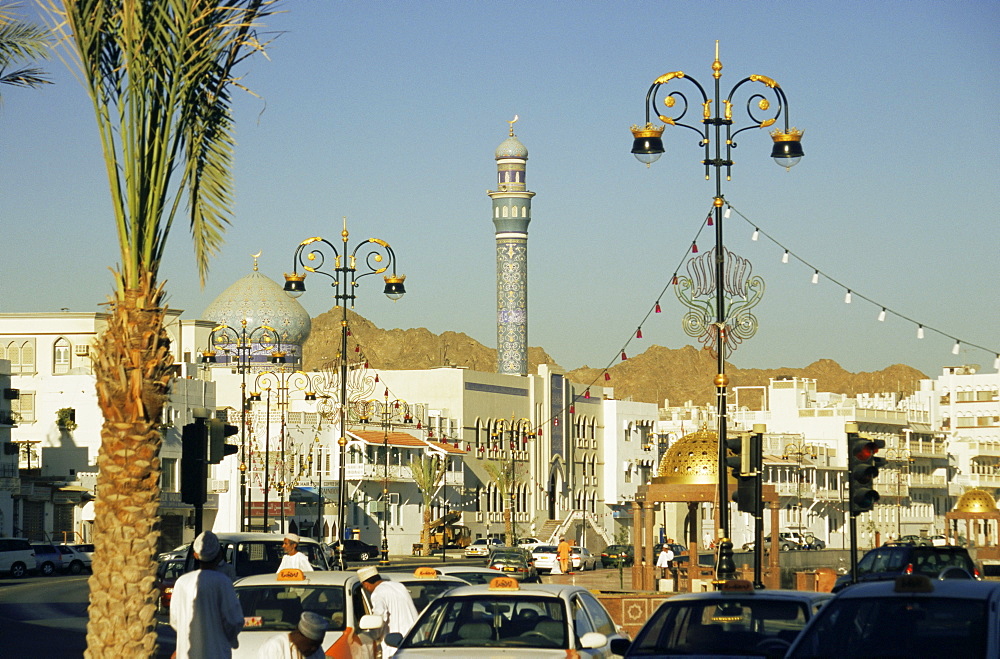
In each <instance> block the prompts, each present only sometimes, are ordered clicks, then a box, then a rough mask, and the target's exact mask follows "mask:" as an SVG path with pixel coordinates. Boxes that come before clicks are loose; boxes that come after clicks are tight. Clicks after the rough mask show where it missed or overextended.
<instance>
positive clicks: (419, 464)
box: [410, 455, 447, 556]
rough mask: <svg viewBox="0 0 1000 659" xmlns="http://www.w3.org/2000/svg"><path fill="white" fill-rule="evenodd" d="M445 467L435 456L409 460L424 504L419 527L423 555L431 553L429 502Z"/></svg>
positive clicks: (442, 477)
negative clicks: (421, 523) (421, 522)
mask: <svg viewBox="0 0 1000 659" xmlns="http://www.w3.org/2000/svg"><path fill="white" fill-rule="evenodd" d="M446 469H447V463H446V462H445V461H444V460H442V459H440V458H438V457H435V456H430V455H422V456H420V457H418V458H414V459H413V460H411V461H410V474H411V475H412V476H413V482H414V483H416V485H417V489H418V490H420V496H421V499H422V502H423V506H424V507H423V510H424V513H423V525H422V526H421V529H420V542H421V544H422V545H423V549H422V551H421V554H422V555H423V556H430V553H431V502H432V501H433V500H434V493H435V492H437V490H438V488H439V487H441V483H442V482H443V481H444V478H445V470H446Z"/></svg>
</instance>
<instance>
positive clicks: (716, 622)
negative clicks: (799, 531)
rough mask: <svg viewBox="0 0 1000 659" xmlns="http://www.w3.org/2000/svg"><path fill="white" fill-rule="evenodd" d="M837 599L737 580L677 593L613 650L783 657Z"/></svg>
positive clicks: (631, 654)
mask: <svg viewBox="0 0 1000 659" xmlns="http://www.w3.org/2000/svg"><path fill="white" fill-rule="evenodd" d="M832 599H833V595H831V594H830V593H814V592H806V591H797V590H755V589H754V587H753V584H752V583H751V582H750V581H746V580H742V579H733V580H730V581H726V582H724V583H723V584H722V585H721V587H720V589H719V590H716V591H711V592H707V593H683V594H680V595H674V596H673V597H671V598H669V599H668V600H666V601H664V602H663V604H661V605H660V606H659V608H657V609H656V611H654V612H653V615H652V616H650V618H649V620H648V621H647V622H646V624H645V625H643V627H642V629H640V630H639V632H638V633H637V634H636V635H635V640H634V641H632V642H631V643H629V642H627V641H615V642H613V643H612V645H611V647H612V649H613V650H614V651H615V652H616V653H617V654H620V655H623V656H625V657H649V658H655V657H678V656H682V655H701V656H717V657H718V656H727V657H728V656H745V657H782V656H784V654H785V651H786V650H788V648H789V647H790V646H791V644H792V642H793V641H794V640H795V639H796V637H797V636H798V635H799V632H800V631H801V630H802V628H803V627H805V626H806V623H807V622H808V621H809V620H810V619H811V618H812V617H813V616H814V615H815V614H816V612H817V611H820V610H822V609H821V607H822V606H823V605H824V604H825V603H826V602H828V601H830V600H832ZM830 656H838V657H839V656H852V655H849V654H848V655H838V654H836V653H835V654H833V655H830Z"/></svg>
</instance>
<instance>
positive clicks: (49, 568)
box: [31, 543, 63, 577]
mask: <svg viewBox="0 0 1000 659" xmlns="http://www.w3.org/2000/svg"><path fill="white" fill-rule="evenodd" d="M31 549H32V551H34V552H35V563H36V564H37V569H38V572H39V573H41V574H44V575H45V576H47V577H48V576H52V575H53V574H55V573H56V572H62V569H63V560H62V554H60V553H59V550H58V549H56V547H55V545H48V544H42V543H37V544H33V545H31Z"/></svg>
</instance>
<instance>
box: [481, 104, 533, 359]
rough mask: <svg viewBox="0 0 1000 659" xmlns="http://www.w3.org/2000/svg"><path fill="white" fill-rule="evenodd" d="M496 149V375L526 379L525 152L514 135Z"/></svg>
mask: <svg viewBox="0 0 1000 659" xmlns="http://www.w3.org/2000/svg"><path fill="white" fill-rule="evenodd" d="M516 121H517V115H514V120H513V121H508V122H507V123H509V124H510V136H509V137H508V138H507V139H506V140H504V141H503V142H502V143H501V144H500V146H498V147H497V151H496V161H497V190H496V191H495V192H494V191H487V193H486V194H488V195H489V196H490V198H491V199H492V200H493V224H494V225H495V226H496V237H497V372H498V373H508V374H513V375H527V374H528V223H529V222H531V198H532V197H534V196H535V193H534V192H529V191H528V190H527V188H526V187H525V183H524V169H525V163H526V162H527V161H528V150H527V149H526V148H524V145H523V144H521V140H519V139H517V137H516V136H515V135H514V122H516Z"/></svg>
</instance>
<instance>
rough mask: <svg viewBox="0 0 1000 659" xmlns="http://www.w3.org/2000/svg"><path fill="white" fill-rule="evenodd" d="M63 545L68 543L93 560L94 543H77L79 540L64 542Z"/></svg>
mask: <svg viewBox="0 0 1000 659" xmlns="http://www.w3.org/2000/svg"><path fill="white" fill-rule="evenodd" d="M63 544H64V545H69V546H70V547H72V548H73V549H75V550H77V551H78V552H80V553H81V554H83V555H85V556H86V557H87V558H89V559H90V560H91V562H93V560H94V545H92V544H90V543H79V542H64V543H63Z"/></svg>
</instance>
